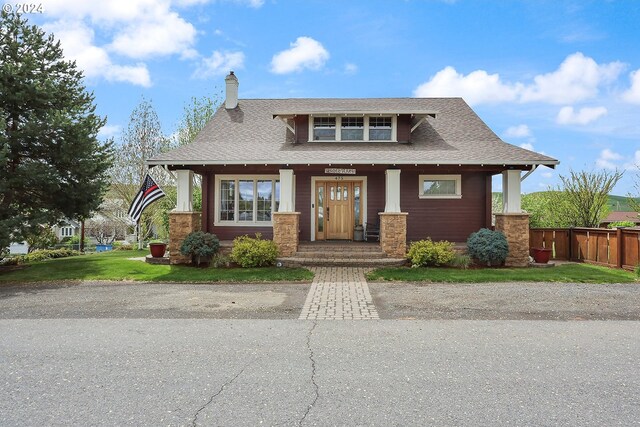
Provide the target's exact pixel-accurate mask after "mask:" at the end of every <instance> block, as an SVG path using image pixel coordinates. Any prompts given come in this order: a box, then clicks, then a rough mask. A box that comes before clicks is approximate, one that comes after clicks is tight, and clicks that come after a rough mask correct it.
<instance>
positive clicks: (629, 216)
mask: <svg viewBox="0 0 640 427" xmlns="http://www.w3.org/2000/svg"><path fill="white" fill-rule="evenodd" d="M622 221H625V222H626V221H628V222H633V223H634V224H635V226H636V227H638V226H640V214H639V213H638V212H621V211H613V212H609V215H607V217H606V218H605V219H603V220H602V222H600V227H603V228H607V227H608V226H609V224H611V223H614V222H622Z"/></svg>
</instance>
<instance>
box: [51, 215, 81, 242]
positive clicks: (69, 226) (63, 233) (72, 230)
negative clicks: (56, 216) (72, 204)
mask: <svg viewBox="0 0 640 427" xmlns="http://www.w3.org/2000/svg"><path fill="white" fill-rule="evenodd" d="M51 229H52V230H53V232H54V233H55V235H56V237H57V238H58V241H62V240H63V239H68V238H70V237H73V236H77V235H79V234H80V223H79V222H78V221H75V220H73V219H67V218H65V219H63V220H62V221H61V222H60V223H59V224H56V225H54V226H53V227H51Z"/></svg>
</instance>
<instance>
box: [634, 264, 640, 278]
mask: <svg viewBox="0 0 640 427" xmlns="http://www.w3.org/2000/svg"><path fill="white" fill-rule="evenodd" d="M635 273H636V276H638V277H640V264H638V265H636V269H635Z"/></svg>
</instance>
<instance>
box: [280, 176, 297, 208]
mask: <svg viewBox="0 0 640 427" xmlns="http://www.w3.org/2000/svg"><path fill="white" fill-rule="evenodd" d="M293 211H294V206H293V169H280V207H279V208H278V212H293Z"/></svg>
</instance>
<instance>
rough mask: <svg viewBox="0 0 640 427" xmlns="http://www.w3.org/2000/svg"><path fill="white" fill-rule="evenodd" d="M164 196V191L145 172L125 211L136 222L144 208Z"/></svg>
mask: <svg viewBox="0 0 640 427" xmlns="http://www.w3.org/2000/svg"><path fill="white" fill-rule="evenodd" d="M164 196H165V194H164V191H162V190H161V189H160V187H158V184H156V183H155V181H154V180H153V178H151V176H150V175H149V174H147V176H146V177H145V178H144V183H143V184H142V187H141V188H140V191H138V194H136V197H135V198H134V199H133V202H131V206H130V207H129V212H127V213H128V214H129V216H130V217H131V219H133V221H134V222H136V223H138V220H139V219H140V216H141V215H142V211H143V210H144V208H146V207H147V206H149V204H151V203H152V202H155V201H156V200H158V199H159V198H161V197H164Z"/></svg>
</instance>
